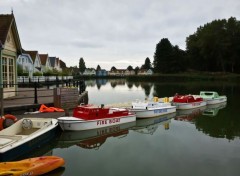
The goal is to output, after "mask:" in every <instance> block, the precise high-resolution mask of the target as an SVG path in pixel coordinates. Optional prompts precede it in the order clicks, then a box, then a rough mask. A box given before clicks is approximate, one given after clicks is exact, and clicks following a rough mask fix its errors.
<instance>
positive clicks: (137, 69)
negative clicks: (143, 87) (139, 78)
mask: <svg viewBox="0 0 240 176" xmlns="http://www.w3.org/2000/svg"><path fill="white" fill-rule="evenodd" d="M134 71H135V74H136V75H137V74H138V71H139V67H138V66H137V67H135V69H134Z"/></svg>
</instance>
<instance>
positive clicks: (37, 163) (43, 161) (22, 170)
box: [0, 156, 64, 176]
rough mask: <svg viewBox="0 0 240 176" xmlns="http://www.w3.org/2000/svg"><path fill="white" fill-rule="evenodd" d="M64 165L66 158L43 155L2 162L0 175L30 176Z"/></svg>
mask: <svg viewBox="0 0 240 176" xmlns="http://www.w3.org/2000/svg"><path fill="white" fill-rule="evenodd" d="M63 165H64V159H63V158H60V157H57V156H42V157H36V158H29V159H24V160H21V161H13V162H2V163H0V176H3V175H11V176H12V175H13V176H29V175H42V174H46V173H48V172H50V171H52V170H54V169H57V168H58V167H61V166H63Z"/></svg>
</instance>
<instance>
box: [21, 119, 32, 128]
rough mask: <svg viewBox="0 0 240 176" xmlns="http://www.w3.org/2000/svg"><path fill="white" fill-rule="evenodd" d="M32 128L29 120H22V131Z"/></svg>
mask: <svg viewBox="0 0 240 176" xmlns="http://www.w3.org/2000/svg"><path fill="white" fill-rule="evenodd" d="M32 126H33V124H32V121H31V120H30V119H23V121H22V127H23V129H31V128H32Z"/></svg>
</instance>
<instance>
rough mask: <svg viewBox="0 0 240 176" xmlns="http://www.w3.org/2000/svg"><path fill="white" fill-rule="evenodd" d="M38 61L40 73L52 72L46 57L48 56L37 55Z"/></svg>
mask: <svg viewBox="0 0 240 176" xmlns="http://www.w3.org/2000/svg"><path fill="white" fill-rule="evenodd" d="M39 57H40V60H41V64H42V65H41V68H42V72H47V71H49V70H52V67H51V64H50V59H49V57H48V54H39Z"/></svg>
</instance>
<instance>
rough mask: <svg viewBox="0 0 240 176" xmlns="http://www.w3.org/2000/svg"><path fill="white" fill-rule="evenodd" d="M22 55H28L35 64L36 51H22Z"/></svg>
mask: <svg viewBox="0 0 240 176" xmlns="http://www.w3.org/2000/svg"><path fill="white" fill-rule="evenodd" d="M24 53H26V54H29V55H30V56H31V58H32V60H33V62H35V59H36V57H37V54H38V51H24Z"/></svg>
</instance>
